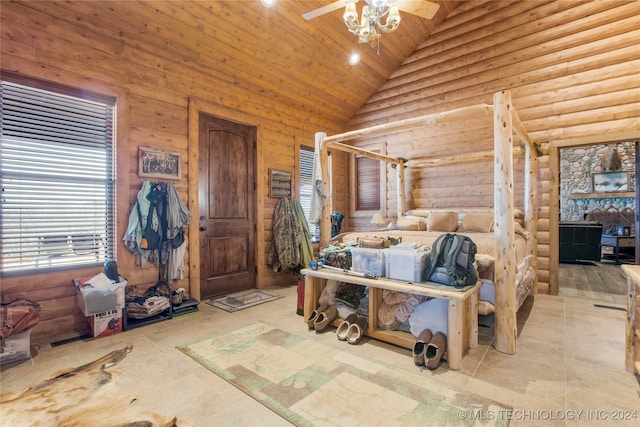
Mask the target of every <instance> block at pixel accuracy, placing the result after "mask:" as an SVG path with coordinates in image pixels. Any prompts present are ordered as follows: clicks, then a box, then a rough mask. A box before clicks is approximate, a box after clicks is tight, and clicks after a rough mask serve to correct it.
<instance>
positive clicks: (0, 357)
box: [0, 329, 31, 365]
mask: <svg viewBox="0 0 640 427" xmlns="http://www.w3.org/2000/svg"><path fill="white" fill-rule="evenodd" d="M1 351H2V353H0V365H2V364H5V363H11V362H17V361H19V360H25V359H28V358H30V357H31V329H29V330H26V331H24V332H23V333H21V334H15V335H11V336H10V337H8V338H7V339H6V340H5V348H4V349H3V350H1Z"/></svg>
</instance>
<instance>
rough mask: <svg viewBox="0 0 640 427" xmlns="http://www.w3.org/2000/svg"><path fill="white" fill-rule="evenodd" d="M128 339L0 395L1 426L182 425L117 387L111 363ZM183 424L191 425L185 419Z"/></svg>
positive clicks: (121, 353)
mask: <svg viewBox="0 0 640 427" xmlns="http://www.w3.org/2000/svg"><path fill="white" fill-rule="evenodd" d="M132 349H133V346H131V345H129V346H127V347H125V348H123V349H121V350H116V351H112V352H111V353H109V354H107V355H106V356H104V357H101V358H100V359H98V360H95V361H93V362H91V363H87V364H86V365H83V366H80V367H79V368H70V369H64V370H61V371H58V372H56V373H55V374H53V375H52V376H51V377H49V378H47V379H45V380H43V381H41V382H39V383H37V384H34V385H32V386H31V387H28V388H27V389H25V390H23V391H21V392H18V393H7V394H4V395H2V396H0V420H1V422H0V424H2V425H3V426H5V425H6V426H35V425H37V426H42V427H44V426H110V427H113V426H121V427H125V426H130V427H147V426H148V427H151V426H163V427H165V426H166V427H171V426H181V425H185V423H184V422H182V421H181V422H179V421H178V420H177V419H176V418H175V417H174V418H173V419H166V418H165V417H164V416H162V415H160V414H156V413H153V412H149V411H146V410H145V409H143V408H139V407H137V406H136V405H132V403H133V402H134V401H135V400H136V398H135V396H131V395H128V394H125V393H123V392H122V391H121V390H119V388H118V386H117V383H116V381H115V380H116V377H117V376H118V374H120V372H119V371H117V370H114V369H109V368H110V367H112V366H113V365H115V364H116V363H118V362H120V361H121V360H122V359H124V358H125V357H126V356H127V354H129V353H130V352H131V350H132ZM186 425H189V424H188V423H187V424H186Z"/></svg>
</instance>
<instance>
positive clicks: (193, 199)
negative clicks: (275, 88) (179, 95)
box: [187, 97, 265, 301]
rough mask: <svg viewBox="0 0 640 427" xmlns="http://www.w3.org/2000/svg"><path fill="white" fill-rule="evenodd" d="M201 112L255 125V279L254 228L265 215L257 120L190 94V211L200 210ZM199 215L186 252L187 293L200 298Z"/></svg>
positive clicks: (257, 248)
mask: <svg viewBox="0 0 640 427" xmlns="http://www.w3.org/2000/svg"><path fill="white" fill-rule="evenodd" d="M200 113H204V114H208V115H211V116H215V117H218V118H220V119H223V120H228V121H230V122H235V123H238V124H242V125H246V126H251V127H254V128H255V130H256V147H255V156H254V164H253V168H254V180H255V182H256V191H255V192H254V199H255V200H254V206H255V210H256V212H255V224H256V227H255V230H254V233H255V236H254V239H255V242H256V244H255V245H254V246H255V253H254V256H255V260H256V273H255V274H256V282H257V279H258V275H259V272H260V271H259V270H260V267H259V265H258V260H259V259H260V258H259V256H258V255H259V253H260V250H261V248H262V246H264V245H263V240H262V239H261V238H260V236H259V235H258V234H257V230H262V229H263V228H264V219H263V215H262V209H263V207H262V206H261V205H260V204H259V203H258V201H259V200H261V199H262V198H263V195H262V194H261V192H262V189H263V188H265V185H264V179H265V178H264V177H263V176H261V175H260V174H258V173H257V170H256V169H257V165H258V153H259V152H260V150H259V141H260V127H259V126H258V125H257V124H256V122H257V121H258V120H257V119H256V118H254V117H253V116H250V115H248V114H246V113H243V112H240V111H237V110H231V109H229V108H226V107H224V106H221V105H214V104H212V103H210V102H208V101H206V100H203V99H199V98H193V97H190V98H189V109H188V114H189V117H188V121H189V135H188V147H187V153H188V157H189V158H188V191H187V193H188V196H189V201H188V203H187V207H188V208H189V211H190V212H192V213H193V212H200V202H199V191H200V177H199V158H200V138H199V129H200V119H199V116H200ZM197 218H198V215H196V217H195V219H196V220H192V221H191V222H190V223H189V238H188V242H189V252H188V254H189V255H188V258H189V261H188V264H189V294H190V296H191V298H194V299H196V300H197V301H200V298H201V293H200V230H199V221H197Z"/></svg>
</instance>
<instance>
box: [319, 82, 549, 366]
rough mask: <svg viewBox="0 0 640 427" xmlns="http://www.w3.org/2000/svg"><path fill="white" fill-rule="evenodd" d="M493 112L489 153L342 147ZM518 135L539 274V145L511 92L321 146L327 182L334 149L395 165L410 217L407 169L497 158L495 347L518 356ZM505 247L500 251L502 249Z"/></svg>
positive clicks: (326, 221)
mask: <svg viewBox="0 0 640 427" xmlns="http://www.w3.org/2000/svg"><path fill="white" fill-rule="evenodd" d="M490 113H493V134H494V147H493V151H483V152H477V153H471V154H462V155H459V156H450V157H447V158H440V159H414V160H408V161H407V160H405V159H400V158H392V157H390V156H385V155H381V154H379V153H373V152H371V151H368V150H364V149H361V148H357V147H353V146H350V145H346V144H342V142H344V141H349V140H353V139H357V138H363V137H372V136H377V135H387V134H389V133H391V132H397V131H403V130H409V129H415V128H419V127H423V126H431V125H437V124H441V123H448V122H453V121H457V120H462V119H465V118H470V117H474V118H476V117H478V116H483V115H484V116H487V115H489V114H490ZM514 133H515V134H516V135H517V136H518V137H519V139H520V140H521V141H523V143H524V149H525V154H524V155H525V182H524V194H525V206H524V224H525V229H526V230H527V231H528V232H529V235H530V238H529V245H530V247H531V249H532V253H533V259H532V260H531V265H532V267H533V269H534V271H537V256H536V248H537V237H536V234H537V233H536V224H537V191H536V189H537V171H538V163H537V147H536V146H535V144H534V143H533V141H532V140H531V138H530V137H529V135H528V133H527V131H526V129H525V127H524V125H523V124H522V121H521V120H520V118H519V117H518V115H517V113H516V111H515V109H514V108H513V105H512V103H511V93H510V92H509V91H502V92H497V93H495V94H494V96H493V105H489V104H478V105H473V106H468V107H463V108H458V109H454V110H450V111H447V112H441V113H434V114H427V115H424V116H419V117H414V118H408V119H403V120H398V121H395V122H391V123H385V124H382V125H376V126H372V127H369V128H365V129H360V130H354V131H349V132H344V133H341V134H337V135H331V136H326V135H323V136H324V138H321V139H322V140H321V143H320V144H319V147H318V148H319V151H320V153H319V160H320V167H321V170H322V181H323V182H324V183H325V184H326V183H327V182H328V180H329V172H328V170H327V165H328V150H329V149H335V150H341V151H346V152H351V153H356V154H360V155H365V156H368V157H371V158H374V159H378V160H381V161H384V162H387V163H390V164H392V165H393V166H395V168H396V171H397V174H396V176H397V178H396V179H397V184H398V185H397V189H398V216H399V217H400V216H402V215H404V214H405V213H406V208H405V206H406V200H405V199H406V198H405V190H404V187H405V185H404V171H405V168H406V167H418V166H435V165H442V164H448V163H453V162H459V161H471V160H474V161H476V160H484V159H491V158H493V159H494V202H493V204H494V206H493V211H494V223H495V239H496V249H497V250H496V256H495V285H496V286H495V287H496V292H495V306H496V320H495V325H496V327H495V336H496V339H495V343H494V346H495V348H496V350H498V351H500V352H503V353H508V354H513V353H515V352H516V339H517V319H516V313H517V310H518V308H519V307H517V306H516V288H515V286H514V285H513V284H514V283H516V262H515V240H514V233H515V231H514V228H515V219H514V210H515V207H514V197H513V157H514V151H515V150H514V148H513V145H514V144H513V135H514ZM316 138H317V136H316ZM320 225H321V233H320V239H321V240H320V241H321V244H326V243H327V242H328V240H329V236H330V235H331V229H330V227H331V221H330V212H329V209H326V207H323V209H322V220H321V224H320ZM498 249H499V250H498ZM532 289H533V292H534V293H536V292H537V280H536V281H534V283H533V288H532Z"/></svg>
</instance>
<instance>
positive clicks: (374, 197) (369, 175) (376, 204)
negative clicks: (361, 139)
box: [356, 155, 381, 211]
mask: <svg viewBox="0 0 640 427" xmlns="http://www.w3.org/2000/svg"><path fill="white" fill-rule="evenodd" d="M356 189H357V191H356V210H358V211H379V210H380V208H381V206H380V160H377V159H372V158H371V157H365V156H359V155H358V156H356Z"/></svg>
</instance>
